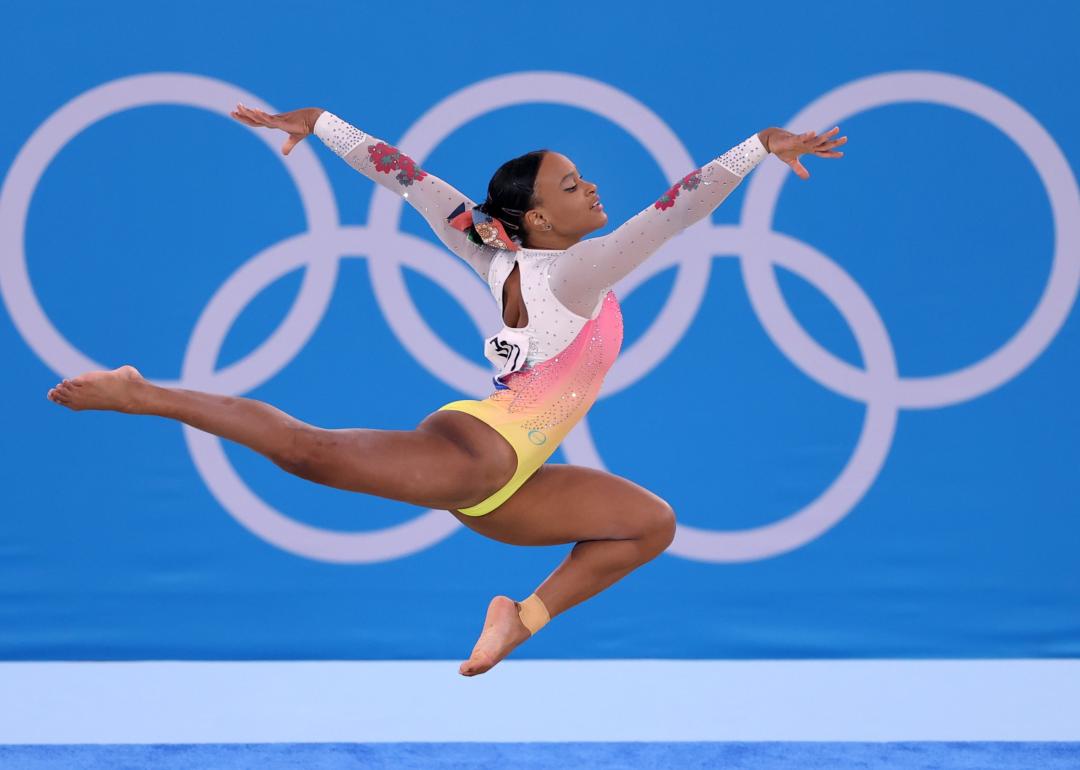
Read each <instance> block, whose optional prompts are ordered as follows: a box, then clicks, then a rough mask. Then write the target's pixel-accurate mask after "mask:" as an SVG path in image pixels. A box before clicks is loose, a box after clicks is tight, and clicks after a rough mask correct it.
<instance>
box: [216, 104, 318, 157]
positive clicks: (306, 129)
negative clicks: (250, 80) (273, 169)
mask: <svg viewBox="0 0 1080 770" xmlns="http://www.w3.org/2000/svg"><path fill="white" fill-rule="evenodd" d="M322 112H323V111H322V110H320V109H318V108H317V107H307V108H305V109H302V110H293V111H292V112H282V113H278V114H277V115H271V114H269V113H267V112H263V111H262V110H256V109H253V108H251V107H245V106H244V105H242V104H237V105H236V109H235V110H233V111H232V112H230V113H229V114H230V115H232V116H233V117H234V118H236V119H237V120H239V121H240V122H241V123H243V124H244V125H247V126H252V127H253V128H259V127H260V126H261V127H263V128H278V129H281V130H282V131H284V132H285V133H286V134H288V135H289V138H288V139H286V140H285V144H283V145H282V146H281V154H282V155H288V154H289V153H290V152H292V148H293V147H295V146H296V145H298V144H299V143H300V142H302V141H303V140H304V138H305V137H308V136H310V135H311V134H313V133H314V132H315V121H316V120H318V119H319V115H321V114H322Z"/></svg>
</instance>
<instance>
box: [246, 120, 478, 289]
mask: <svg viewBox="0 0 1080 770" xmlns="http://www.w3.org/2000/svg"><path fill="white" fill-rule="evenodd" d="M233 117H235V118H237V120H240V121H241V122H244V123H246V124H247V125H249V126H256V125H257V126H266V127H268V128H280V129H281V130H283V131H285V132H287V133H288V134H289V139H288V140H287V141H286V142H285V145H284V146H283V147H282V152H283V153H284V154H286V155H288V154H289V152H290V151H291V150H292V148H293V147H294V146H295V145H296V144H297V143H298V142H299V141H301V140H302V139H303V138H304V137H305V136H308V135H309V134H312V133H313V134H315V135H316V136H318V137H319V139H321V140H322V141H323V143H324V144H325V145H326V146H327V147H329V148H330V149H331V150H333V151H334V153H336V154H337V155H338V156H339V157H341V158H342V159H343V160H344V161H345V162H346V163H348V164H349V165H350V166H352V167H353V168H355V169H356V170H357V171H359V172H360V173H361V174H363V175H364V176H366V177H367V178H368V179H371V180H372V181H374V182H376V183H377V184H380V185H382V186H383V187H385V188H387V189H388V190H392V191H393V192H395V193H398V194H399V195H401V196H402V197H403V198H405V200H406V201H407V202H408V203H410V204H411V205H412V207H413V208H414V209H416V210H417V211H419V212H420V214H421V216H423V217H424V219H425V220H426V221H427V223H428V225H429V226H430V227H431V229H432V230H434V231H435V235H437V236H438V237H439V240H440V241H442V242H443V244H444V245H445V246H446V247H447V248H448V249H450V250H451V251H452V252H454V253H455V254H456V255H457V256H459V257H461V258H462V259H463V260H465V261H466V262H467V263H468V264H469V266H470V267H471V268H472V269H473V270H475V271H476V272H477V274H479V276H480V277H481V278H483V279H484V280H485V281H486V280H487V274H488V268H489V267H491V259H492V257H493V256H494V255H495V254H496V253H498V249H495V248H493V247H491V246H484V245H483V244H476V243H473V242H472V241H470V240H469V239H468V236H467V235H466V233H464V232H462V231H461V230H458V229H456V228H454V227H452V226H451V225H450V223H449V222H447V221H446V217H447V216H448V215H449V214H450V213H451V212H452V211H453V210H454V209H455V208H457V207H458V205H459V204H461V203H464V204H465V206H466V208H471V207H472V206H474V205H476V204H475V203H473V202H472V201H471V200H469V198H467V197H466V196H465V195H463V194H462V193H460V192H458V191H457V190H456V189H454V188H453V187H452V186H451V185H449V184H447V183H446V182H444V181H443V180H442V179H440V178H439V177H437V176H435V175H434V174H431V173H428V172H427V171H425V170H424V169H421V168H420V167H419V166H418V165H416V163H415V162H414V161H413V159H412V158H410V157H409V156H408V155H406V154H405V153H403V152H401V151H400V150H398V149H397V148H396V147H392V146H390V145H389V144H387V143H386V142H384V141H382V140H381V139H378V138H377V137H374V136H371V135H370V134H367V133H365V132H363V131H361V130H360V129H358V128H356V127H355V126H353V125H351V124H350V123H348V122H346V121H344V120H342V119H341V118H339V117H338V116H337V115H334V114H333V113H331V112H329V111H327V110H320V109H317V108H309V109H304V110H294V111H293V112H286V113H282V114H280V115H268V114H267V113H265V112H262V111H260V110H252V109H250V108H247V107H243V106H241V105H238V106H237V109H236V111H235V112H234V113H233Z"/></svg>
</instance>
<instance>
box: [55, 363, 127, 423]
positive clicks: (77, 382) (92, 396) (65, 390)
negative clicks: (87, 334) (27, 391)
mask: <svg viewBox="0 0 1080 770" xmlns="http://www.w3.org/2000/svg"><path fill="white" fill-rule="evenodd" d="M143 382H145V380H144V379H143V377H142V375H141V374H139V370H138V369H136V368H135V367H134V366H121V367H120V368H119V369H113V370H112V371H111V372H87V373H86V374H80V375H79V376H78V377H75V378H74V379H71V380H64V381H63V382H61V383H59V384H58V385H56V387H54V388H52V389H51V390H49V392H48V394H47V397H48V399H49V400H50V401H55V402H56V403H57V404H62V405H63V406H66V407H67V408H68V409H74V410H75V411H77V412H81V411H82V410H83V409H108V410H111V411H115V412H131V411H134V408H135V396H134V391H135V388H136V387H138V385H139V384H141V383H143Z"/></svg>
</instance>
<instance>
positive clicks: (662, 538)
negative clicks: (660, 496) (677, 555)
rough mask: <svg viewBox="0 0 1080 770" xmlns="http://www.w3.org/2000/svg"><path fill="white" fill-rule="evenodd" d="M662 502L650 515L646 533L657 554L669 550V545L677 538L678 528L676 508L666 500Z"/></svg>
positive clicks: (646, 537)
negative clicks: (676, 531)
mask: <svg viewBox="0 0 1080 770" xmlns="http://www.w3.org/2000/svg"><path fill="white" fill-rule="evenodd" d="M660 502H661V503H662V505H659V506H657V507H656V508H655V509H654V510H653V512H652V513H651V514H650V516H649V519H648V528H647V532H646V534H645V539H646V540H647V541H648V542H649V544H650V546H651V547H652V548H653V549H654V550H655V551H656V553H657V554H659V553H662V552H663V551H665V550H667V547H668V546H669V545H671V542H672V541H673V540H674V539H675V530H676V523H675V510H674V509H673V508H672V507H671V505H670V504H669V503H668V502H667V501H666V500H661V501H660Z"/></svg>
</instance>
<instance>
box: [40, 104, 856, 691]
mask: <svg viewBox="0 0 1080 770" xmlns="http://www.w3.org/2000/svg"><path fill="white" fill-rule="evenodd" d="M232 116H233V117H234V118H235V119H236V120H238V121H240V122H241V123H244V124H246V125H249V126H264V127H266V128H273V129H281V130H282V131H285V132H286V133H287V134H288V138H287V139H286V141H285V143H284V145H283V146H282V152H283V153H284V154H286V155H288V154H289V152H290V151H291V150H292V148H293V147H294V146H296V144H297V143H298V142H300V141H301V140H303V139H304V137H306V136H309V135H310V134H312V133H314V134H316V135H317V136H318V137H319V138H320V139H321V140H322V141H323V142H324V143H325V144H326V145H327V146H328V147H329V148H330V149H331V150H333V151H334V152H335V153H337V154H338V155H339V156H341V157H342V158H343V159H344V160H345V161H346V162H347V163H348V164H349V165H351V166H352V167H353V168H355V169H356V170H357V171H359V172H360V173H362V174H364V176H367V177H368V178H370V179H372V180H374V181H375V182H377V183H378V184H380V185H382V186H384V187H387V188H389V189H391V190H393V191H395V192H397V193H400V194H401V195H402V196H404V197H405V199H406V200H407V201H408V202H409V203H410V204H411V205H412V206H413V207H415V208H416V209H417V210H418V211H419V212H420V213H421V214H422V215H423V217H424V218H425V219H426V220H427V222H428V224H429V225H430V226H431V228H432V229H433V230H434V231H435V234H436V235H437V236H438V237H439V239H440V240H441V241H442V242H443V243H444V244H445V245H446V247H447V248H449V249H450V250H451V251H453V252H454V253H455V254H456V255H457V256H459V257H461V258H462V259H463V260H465V262H467V263H468V264H469V266H470V267H472V268H473V269H474V270H475V271H476V272H477V273H478V274H479V275H480V277H481V278H483V279H484V280H485V281H486V282H487V284H488V286H489V287H490V288H491V292H492V294H493V295H494V297H495V301H496V302H497V304H498V306H499V309H500V311H501V315H502V321H503V323H504V324H505V326H504V328H503V329H502V330H501V331H500V332H499V333H498V334H495V335H494V336H492V337H490V338H488V339H487V340H486V341H485V348H484V354H485V356H486V357H487V358H488V359H489V360H490V361H491V362H492V363H493V364H495V366H496V367H497V369H498V374H497V376H495V377H494V386H495V390H494V392H493V393H491V395H489V396H488V397H487V398H485V399H483V400H463V401H454V402H451V403H449V404H446V405H444V406H442V407H440V408H439V409H438V410H437V411H435V412H433V413H432V414H430V415H428V416H427V417H426V418H424V420H423V421H421V423H420V424H419V425H418V426H417V427H416V429H415V430H404V431H399V430H372V429H366V428H356V429H346V430H324V429H322V428H316V427H314V426H311V425H308V424H306V423H303V422H301V421H299V420H297V419H295V418H293V417H290V416H289V415H287V414H285V413H284V412H282V411H280V410H278V409H276V408H274V407H272V406H270V405H268V404H265V403H262V402H260V401H255V400H252V399H247V398H234V397H230V396H218V395H212V394H209V393H200V392H196V391H191V390H183V389H180V388H163V387H158V386H156V385H153V384H152V383H150V382H148V381H147V380H145V379H143V377H142V376H141V375H140V374H139V372H138V371H137V370H136V369H135V368H134V367H131V366H123V367H120V368H119V369H115V370H113V371H108V372H90V373H87V374H83V375H81V376H79V377H75V378H74V379H71V380H64V381H63V382H61V383H60V384H58V385H57V386H56V387H54V388H52V389H51V390H50V391H49V393H48V397H49V398H50V399H51V400H52V401H55V402H56V403H58V404H63V405H64V406H66V407H69V408H71V409H74V410H83V409H106V410H112V411H117V412H125V413H128V414H152V415H158V416H160V417H168V418H170V419H173V420H179V421H181V422H184V423H186V424H188V425H191V426H192V427H194V428H198V429H199V430H203V431H206V432H208V433H213V434H215V435H217V436H221V437H222V438H227V439H230V440H232V441H235V442H238V443H240V444H243V445H245V446H248V447H250V448H251V449H253V450H255V451H256V452H259V453H260V454H263V455H265V456H266V457H268V458H269V459H270V460H271V461H273V462H274V463H276V464H277V465H279V466H280V467H282V468H283V469H285V470H286V471H288V472H290V473H293V474H296V475H297V476H300V477H302V478H305V479H309V480H311V481H315V482H317V483H320V484H325V485H327V486H331V487H336V488H338V489H346V490H350V491H354V492H363V493H366V494H369V495H378V496H380V497H386V498H391V499H394V500H401V501H404V502H407V503H412V504H413V505H418V506H423V507H426V508H439V509H446V510H448V511H450V513H452V514H453V515H454V516H456V517H457V518H458V520H459V521H461V522H462V523H463V524H465V525H466V526H467V527H469V528H470V529H473V530H475V531H476V532H479V533H480V534H481V535H485V536H487V537H490V538H493V539H495V540H498V541H500V542H503V543H511V544H514V545H558V544H563V543H576V545H575V546H574V547H573V549H572V550H571V551H570V553H569V555H568V556H567V557H566V559H565V560H564V561H563V563H562V564H560V565H559V567H558V568H557V569H556V570H555V571H554V572H552V573H551V575H549V576H548V578H547V579H546V580H545V581H544V582H543V583H541V584H540V585H539V586H538V587H537V588H536V590H535V592H534V593H533V594H532V595H530V596H529V597H528V598H526V599H524V600H523V601H521V602H520V603H519V602H515V601H514V600H513V599H510V598H509V597H507V596H496V597H495V598H494V599H492V600H491V603H490V604H489V606H488V610H487V616H486V618H485V620H484V627H483V630H482V631H481V634H480V638H479V639H478V641H477V642H476V645H475V647H474V648H473V651H472V654H471V655H470V657H469V659H468V660H467V661H465V662H464V663H462V664H461V667H460V669H459V670H460V673H462V674H464V675H466V676H473V675H475V674H481V673H483V672H485V671H487V670H488V669H489V668H491V667H492V666H494V665H495V664H496V663H498V662H499V661H500V660H502V659H503V658H505V657H506V656H507V655H508V654H509V653H510V652H511V650H513V649H514V648H515V647H517V646H518V645H519V644H521V643H522V642H523V641H525V640H526V639H528V638H529V636H531V635H532V634H534V633H536V631H538V630H539V629H540V628H541V627H542V626H543V625H544V624H545V623H547V622H548V620H550V618H551V617H553V616H555V615H558V614H560V613H562V612H564V611H566V610H567V609H569V608H570V607H573V606H574V605H576V604H578V603H580V602H582V601H584V600H585V599H588V598H589V597H590V596H593V595H595V594H597V593H599V592H600V591H602V590H604V589H605V588H607V587H608V586H610V585H611V584H612V583H614V582H615V581H617V580H619V579H620V578H622V577H623V576H625V575H627V574H628V573H629V572H631V571H632V570H634V569H636V568H637V567H640V566H641V565H642V564H644V563H645V562H647V561H649V560H651V559H653V558H654V557H655V556H657V555H658V554H660V553H661V552H662V551H664V549H665V548H667V546H668V545H669V544H670V543H671V541H672V538H673V537H674V535H675V516H674V513H673V511H672V509H671V507H670V506H669V505H668V504H667V502H665V501H664V500H662V499H661V498H659V497H657V496H656V495H654V494H653V493H651V492H649V491H648V490H646V489H644V488H642V487H640V486H638V485H637V484H634V483H633V482H631V481H628V480H626V479H623V478H620V477H619V476H615V475H613V474H611V473H606V472H604V471H599V470H595V469H592V468H583V467H578V466H574V465H563V464H545V461H546V460H547V459H548V457H550V456H551V454H552V453H553V452H554V451H555V449H556V448H557V447H558V445H559V442H561V441H562V440H563V438H564V437H565V436H566V435H567V433H569V432H570V429H571V428H573V427H574V425H575V424H577V422H578V421H579V420H580V419H581V418H582V417H583V416H584V415H585V413H586V412H587V411H588V410H589V408H590V407H591V406H592V404H593V402H594V401H595V399H596V396H597V393H598V392H599V390H600V385H601V383H602V382H603V379H604V376H605V375H606V374H607V372H608V370H609V369H610V368H611V365H612V363H614V361H615V357H616V355H617V354H618V352H619V348H620V346H621V344H622V331H623V329H622V316H621V314H620V310H619V303H618V300H616V298H615V294H614V292H612V291H611V288H610V287H611V286H613V285H614V284H615V283H616V282H617V281H618V280H619V279H620V278H622V277H623V276H625V275H627V274H628V273H629V272H630V271H631V270H633V269H634V268H635V267H637V266H638V265H640V264H641V263H642V262H643V261H644V260H645V258H646V257H648V256H649V255H650V254H652V253H653V252H654V251H656V249H657V248H658V247H659V246H660V245H661V244H662V243H664V241H666V240H667V239H669V238H670V237H671V236H673V235H675V234H676V233H678V232H679V231H680V230H683V229H684V228H686V227H688V226H690V225H692V224H693V223H695V222H697V221H698V220H700V219H703V218H705V217H707V216H709V214H710V212H712V211H713V210H714V209H715V208H716V207H717V206H718V205H720V203H721V202H723V200H724V199H725V198H726V197H727V196H728V195H729V194H730V193H731V191H732V190H734V189H735V188H736V187H737V186H738V185H739V183H740V182H741V181H742V179H743V177H745V176H746V175H747V174H748V173H749V172H750V170H751V169H753V168H754V167H755V166H756V165H757V164H758V163H759V162H761V160H762V159H763V158H764V157H765V156H766V155H767V154H769V153H772V154H773V155H776V156H777V157H778V158H780V159H781V160H782V161H784V162H785V163H787V164H788V165H789V166H791V168H792V169H793V170H794V171H795V173H796V174H798V176H799V177H800V178H802V179H808V178H809V177H810V174H809V173H808V172H807V171H806V169H805V168H804V167H803V165H802V164H801V163H800V162H799V160H798V159H799V156H800V155H804V154H810V155H816V156H817V157H821V158H837V157H840V156H841V155H843V153H842V152H838V151H836V150H835V149H834V148H835V147H837V146H838V145H841V144H843V143H844V142H846V141H847V137H840V138H839V139H834V138H833V137H834V136H835V135H836V134H837V133H838V132H839V130H840V129H839V127H836V128H833V129H832V130H831V131H828V132H826V133H824V134H822V135H821V136H817V135H815V133H814V132H813V131H810V132H808V133H805V134H798V135H796V134H792V133H790V132H788V131H784V130H782V129H779V128H767V129H765V130H764V131H761V132H760V133H757V134H754V135H752V136H751V137H750V138H748V139H747V140H746V141H744V142H742V143H741V144H739V145H737V146H736V147H733V148H732V149H730V150H728V151H727V152H725V153H724V154H723V155H721V156H719V157H718V158H716V159H714V160H712V161H710V162H709V163H707V164H705V165H704V166H702V167H701V168H699V169H696V170H694V171H691V172H690V173H689V174H687V175H686V176H685V177H683V178H682V179H681V180H679V181H678V182H676V183H675V184H674V185H672V186H671V187H670V188H669V189H668V190H666V191H665V192H664V194H663V195H662V196H661V197H660V199H659V200H657V201H656V202H655V203H652V204H650V205H649V206H648V207H647V208H645V210H644V211H642V212H640V213H639V214H637V215H636V216H634V217H633V218H632V219H630V220H629V221H627V222H626V223H625V224H623V225H622V226H621V227H619V228H618V229H617V230H615V231H614V232H612V233H611V234H609V235H606V236H603V237H600V238H592V239H589V240H582V239H583V238H584V237H585V236H586V235H588V234H589V233H591V232H593V231H594V230H598V229H599V228H601V227H603V226H604V225H605V224H606V223H607V214H606V213H605V212H604V208H603V206H602V205H601V203H600V197H599V195H598V194H597V187H596V185H595V184H594V183H592V182H587V181H586V180H585V179H583V178H582V177H581V175H580V173H579V172H578V170H577V168H576V167H575V165H574V163H573V162H572V161H571V160H570V159H569V158H567V157H566V156H565V155H560V154H559V153H557V152H552V151H549V150H536V151H533V152H530V153H527V154H525V155H522V156H521V157H518V158H515V159H513V160H511V161H508V162H507V163H505V164H503V165H502V166H501V167H500V168H499V170H498V171H496V172H495V175H494V176H493V177H492V179H491V182H490V183H489V184H488V197H487V200H485V201H484V203H483V204H481V205H480V206H476V205H475V204H474V203H473V202H472V201H471V200H469V199H468V198H466V197H465V196H464V195H462V194H461V193H460V192H458V191H457V190H455V189H454V188H453V187H451V186H450V185H448V184H447V183H446V182H444V181H443V180H441V179H439V178H438V177H436V176H433V175H432V174H430V173H428V172H427V171H424V170H422V169H421V168H420V167H419V166H417V165H416V164H415V163H414V162H413V160H412V158H410V157H409V156H407V155H405V154H403V153H402V152H400V151H399V150H398V149H397V148H395V147H391V146H389V145H387V144H386V143H384V142H382V141H380V140H379V139H377V138H375V137H373V136H370V135H368V134H365V133H364V132H362V131H360V130H358V129H357V128H355V127H353V126H352V125H350V124H349V123H346V122H345V121H343V120H341V119H340V118H338V117H337V116H335V115H333V114H331V113H330V112H326V111H323V110H320V109H314V108H311V109H302V110H294V111H292V112H286V113H282V114H280V115H269V114H267V113H265V112H261V111H260V110H255V109H250V108H247V107H244V106H243V105H237V108H236V110H235V111H234V112H233V113H232Z"/></svg>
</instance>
